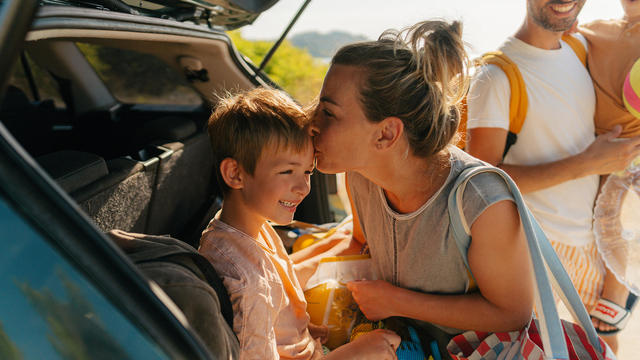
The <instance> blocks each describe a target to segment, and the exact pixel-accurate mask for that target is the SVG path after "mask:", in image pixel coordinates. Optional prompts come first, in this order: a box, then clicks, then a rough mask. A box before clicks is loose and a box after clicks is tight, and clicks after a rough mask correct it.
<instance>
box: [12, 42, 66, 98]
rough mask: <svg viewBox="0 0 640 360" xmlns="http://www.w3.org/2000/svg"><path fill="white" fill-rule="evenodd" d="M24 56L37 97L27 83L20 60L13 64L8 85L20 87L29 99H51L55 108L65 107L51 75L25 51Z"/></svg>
mask: <svg viewBox="0 0 640 360" xmlns="http://www.w3.org/2000/svg"><path fill="white" fill-rule="evenodd" d="M25 58H26V60H27V70H28V71H29V72H30V73H31V76H33V82H34V85H35V91H36V93H37V94H38V98H36V96H35V94H34V89H32V87H31V86H30V85H29V80H28V77H27V75H26V72H25V67H24V65H23V62H22V61H20V60H18V61H16V63H15V65H14V66H13V71H12V72H11V78H10V80H9V85H11V86H14V87H16V88H18V89H20V90H21V91H22V93H24V94H25V95H26V96H27V98H28V99H29V101H36V100H38V101H40V100H53V102H54V104H55V106H56V107H57V108H59V109H65V108H66V105H65V103H64V101H63V100H62V96H61V95H60V90H59V88H58V83H57V82H56V80H55V79H54V78H53V76H52V75H51V74H50V73H49V72H48V71H46V70H44V69H43V68H42V67H40V66H39V65H38V64H36V63H35V62H34V61H33V60H32V59H31V57H30V56H29V54H28V53H25Z"/></svg>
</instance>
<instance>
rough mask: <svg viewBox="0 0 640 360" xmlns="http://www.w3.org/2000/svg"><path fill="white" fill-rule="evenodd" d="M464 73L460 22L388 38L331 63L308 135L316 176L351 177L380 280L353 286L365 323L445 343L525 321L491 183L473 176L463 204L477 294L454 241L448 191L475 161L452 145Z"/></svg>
mask: <svg viewBox="0 0 640 360" xmlns="http://www.w3.org/2000/svg"><path fill="white" fill-rule="evenodd" d="M467 65H468V58H467V57H466V54H465V50H464V45H463V42H462V38H461V24H460V23H459V22H453V23H447V22H443V21H426V22H421V23H418V24H416V25H414V26H413V27H411V28H409V29H407V30H405V31H403V32H396V31H387V32H385V33H383V34H382V35H381V36H380V38H379V39H378V40H377V41H372V42H364V43H356V44H352V45H347V46H345V47H343V48H342V49H340V50H339V51H338V52H337V54H336V55H335V56H334V57H333V59H332V62H331V67H330V69H329V72H328V73H327V76H326V78H325V81H324V85H323V88H322V91H321V94H320V101H319V104H318V107H317V109H316V111H315V115H314V121H313V125H312V127H311V131H312V133H313V135H314V145H315V149H316V156H317V167H318V169H319V170H320V171H323V172H326V173H339V172H346V174H347V175H346V176H347V187H348V190H349V193H350V198H351V202H352V209H353V212H354V217H355V219H356V221H354V227H355V229H354V238H355V239H357V240H359V241H364V240H365V239H366V243H367V245H368V246H369V248H370V251H371V256H372V258H373V262H374V264H375V268H376V272H377V275H378V279H380V280H376V281H358V282H352V283H349V284H348V287H349V289H351V291H352V292H353V296H354V298H355V300H356V301H357V302H358V304H359V306H360V309H361V310H362V312H363V313H364V314H365V315H366V316H367V318H369V319H370V320H379V319H384V318H388V317H391V316H402V317H405V318H410V319H415V320H416V321H415V323H416V325H418V326H427V325H426V323H432V324H435V325H436V326H438V327H439V328H440V329H441V330H443V331H445V332H446V333H447V334H449V335H452V334H457V333H460V332H462V331H463V330H469V329H473V330H478V331H509V330H516V329H520V328H522V327H523V326H525V324H527V322H528V321H529V319H530V317H531V312H532V307H533V277H532V270H531V264H530V261H529V258H528V252H527V245H526V242H525V239H524V235H523V233H522V230H521V227H520V219H519V216H518V212H517V209H516V205H515V203H514V202H513V201H505V200H513V198H512V196H511V194H510V193H509V191H508V189H507V187H506V185H505V184H504V182H503V181H502V180H501V179H499V177H498V176H497V175H495V174H482V175H478V176H477V177H475V178H473V179H472V180H471V182H470V186H467V188H466V191H465V193H464V197H463V200H464V215H465V218H466V219H467V221H468V222H469V224H472V226H471V235H472V238H473V241H472V242H471V245H470V247H469V251H468V259H469V265H470V268H471V272H472V273H473V278H475V281H476V282H477V290H473V288H474V286H473V284H472V283H473V281H472V280H470V279H471V278H470V277H469V275H468V272H467V270H466V268H465V265H464V262H463V259H462V257H461V254H460V253H459V251H458V248H457V247H456V245H455V240H454V239H453V235H452V234H451V233H450V232H449V217H448V211H447V196H448V194H449V192H450V190H451V187H452V185H453V182H454V180H455V179H456V177H457V176H458V174H459V173H460V172H461V171H462V170H463V169H464V168H466V167H469V166H472V165H475V164H479V163H480V161H479V160H477V159H475V158H473V157H471V156H469V155H467V154H466V153H464V152H462V151H461V150H459V149H457V148H455V147H454V146H451V145H449V144H450V143H451V141H452V138H453V137H454V135H455V133H456V129H457V125H458V119H459V112H458V110H457V105H458V104H459V102H460V100H461V98H462V97H463V95H464V93H465V91H466V89H467V74H466V73H465V71H466V69H467ZM363 237H364V238H363Z"/></svg>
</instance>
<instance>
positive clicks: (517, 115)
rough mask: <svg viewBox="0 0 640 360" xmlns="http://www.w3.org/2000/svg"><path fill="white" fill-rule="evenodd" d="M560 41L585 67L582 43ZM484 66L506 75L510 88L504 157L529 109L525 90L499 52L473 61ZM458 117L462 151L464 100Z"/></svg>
mask: <svg viewBox="0 0 640 360" xmlns="http://www.w3.org/2000/svg"><path fill="white" fill-rule="evenodd" d="M562 40H564V41H565V42H566V43H567V44H569V46H570V47H571V49H573V52H575V53H576V56H577V57H578V58H579V59H580V61H581V62H582V64H583V65H584V66H587V50H586V49H585V48H584V45H583V44H582V42H581V41H580V40H578V39H577V38H575V37H573V36H571V35H564V36H562ZM485 64H492V65H496V66H497V67H499V68H500V69H501V70H502V71H503V72H504V73H505V75H507V79H508V80H509V87H510V88H511V98H510V99H509V133H508V135H507V143H506V145H505V149H504V153H503V154H502V157H504V156H505V155H506V154H507V151H509V148H510V147H511V146H512V145H513V144H515V143H516V140H517V138H518V133H519V132H520V130H521V129H522V125H523V124H524V119H525V117H526V116H527V109H528V107H529V100H528V98H527V89H526V87H525V84H524V79H523V78H522V74H520V70H519V69H518V66H517V65H516V64H515V63H514V62H513V61H512V60H511V59H509V57H508V56H506V55H505V54H504V53H502V52H501V51H491V52H488V53H486V54H484V55H482V56H481V57H480V58H479V59H476V60H474V65H475V66H476V67H479V66H481V65H485ZM460 115H461V116H460V125H458V134H459V135H460V140H459V141H458V143H457V145H458V147H459V148H461V149H464V148H465V145H466V134H467V102H466V98H465V99H464V101H463V102H462V109H461V114H460Z"/></svg>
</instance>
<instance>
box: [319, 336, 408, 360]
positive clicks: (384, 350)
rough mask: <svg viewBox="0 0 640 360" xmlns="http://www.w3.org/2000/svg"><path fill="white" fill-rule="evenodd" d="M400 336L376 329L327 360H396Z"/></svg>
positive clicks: (340, 349) (346, 345) (334, 353)
mask: <svg viewBox="0 0 640 360" xmlns="http://www.w3.org/2000/svg"><path fill="white" fill-rule="evenodd" d="M400 341H401V339H400V336H398V335H396V333H394V332H393V331H391V330H387V329H376V330H373V331H371V332H368V333H366V334H362V335H360V336H358V337H357V338H356V339H355V340H353V341H352V342H350V343H347V344H345V345H342V346H340V347H339V348H337V349H335V350H333V351H331V352H330V353H329V355H327V357H326V358H325V360H334V359H349V360H378V359H379V360H394V359H397V358H398V357H397V356H396V349H398V346H400Z"/></svg>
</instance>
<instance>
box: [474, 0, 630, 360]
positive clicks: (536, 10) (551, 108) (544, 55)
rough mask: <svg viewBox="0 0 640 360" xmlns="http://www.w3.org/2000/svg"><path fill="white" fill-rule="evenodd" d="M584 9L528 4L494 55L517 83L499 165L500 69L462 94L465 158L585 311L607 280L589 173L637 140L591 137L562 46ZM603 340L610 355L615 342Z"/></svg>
mask: <svg viewBox="0 0 640 360" xmlns="http://www.w3.org/2000/svg"><path fill="white" fill-rule="evenodd" d="M584 2H585V0H574V1H562V0H555V1H554V0H527V14H526V17H525V19H524V23H523V24H522V26H521V27H520V28H519V29H518V31H517V32H516V34H515V35H514V36H513V37H510V38H508V39H507V40H506V41H505V43H504V44H503V45H501V47H500V49H499V50H500V51H502V52H503V53H504V54H505V55H506V56H508V57H509V58H510V59H511V60H512V61H513V62H515V63H516V65H517V66H518V69H519V70H520V73H521V74H522V77H523V79H524V82H525V85H526V91H527V95H528V101H529V106H528V111H527V115H526V118H525V121H524V125H523V127H522V130H521V131H520V133H519V134H518V137H517V141H516V143H515V144H514V145H513V146H511V147H510V148H509V150H508V152H507V153H506V156H504V158H503V152H504V149H505V144H506V139H507V129H508V128H509V96H510V91H511V89H510V85H509V82H508V80H507V77H506V75H505V74H504V72H502V70H500V69H499V68H498V67H496V66H493V65H488V66H484V67H483V68H481V69H480V70H479V71H478V73H477V74H476V76H475V78H474V81H473V83H472V86H471V91H470V93H469V96H468V103H469V116H468V119H469V120H468V124H467V127H468V129H469V134H468V142H467V151H468V152H469V153H470V154H472V155H473V156H475V157H478V158H480V159H482V160H485V161H487V162H489V163H491V164H493V165H496V166H499V167H501V168H502V169H504V170H505V171H507V172H508V173H509V175H510V176H511V177H512V178H513V179H514V180H515V181H516V183H517V184H518V186H519V187H520V190H521V191H522V193H523V194H524V197H525V200H526V201H527V204H528V206H529V208H530V209H531V211H532V212H533V214H534V216H535V217H536V219H537V220H538V221H539V222H540V224H541V226H542V227H543V229H544V230H545V233H546V234H547V236H548V237H549V239H550V240H551V242H552V244H553V246H554V248H555V249H556V252H557V253H558V256H559V257H560V259H561V260H562V262H563V264H564V266H565V268H566V269H567V271H568V272H569V275H570V276H571V278H572V280H573V282H574V285H575V286H576V288H577V289H578V292H579V294H580V296H581V298H582V301H583V302H584V304H585V307H586V308H587V311H591V310H592V309H593V308H594V307H595V305H596V304H597V302H598V300H599V299H600V298H602V297H603V289H604V287H605V275H606V268H605V266H604V264H603V262H602V260H601V258H600V256H599V254H598V253H597V248H596V246H595V240H594V236H593V233H592V219H593V206H594V202H595V199H596V195H597V192H598V185H599V176H598V175H600V174H608V173H612V172H615V171H618V170H622V169H624V168H625V167H626V166H627V164H628V163H629V162H630V161H631V159H633V158H634V157H635V156H637V155H638V153H640V138H638V137H636V138H631V139H628V140H624V141H618V140H617V139H616V141H612V140H614V139H615V138H616V137H617V136H618V135H619V134H620V130H621V129H620V128H619V127H616V128H614V129H613V130H612V131H611V132H609V133H605V134H603V135H600V136H598V137H597V138H596V137H595V135H594V134H595V129H594V121H593V116H594V111H595V95H594V89H593V84H592V82H591V78H590V77H589V73H588V72H587V69H586V68H585V66H584V65H583V64H582V63H581V61H580V59H579V58H578V57H577V56H576V53H575V52H574V51H573V50H572V49H571V48H570V46H568V44H567V43H565V42H564V41H562V40H561V38H562V35H563V33H564V32H565V31H567V30H569V29H570V28H571V27H572V25H573V24H574V23H575V21H576V18H577V16H578V13H579V12H580V10H581V8H582V6H583V5H584ZM577 37H578V38H579V40H580V41H581V42H582V43H583V44H584V45H585V47H586V41H585V40H584V38H583V37H582V36H580V35H577ZM608 278H612V277H608ZM623 305H624V304H623ZM605 339H606V340H608V342H610V344H611V345H612V348H613V349H614V351H615V348H616V343H615V338H614V337H608V339H607V338H605Z"/></svg>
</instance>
